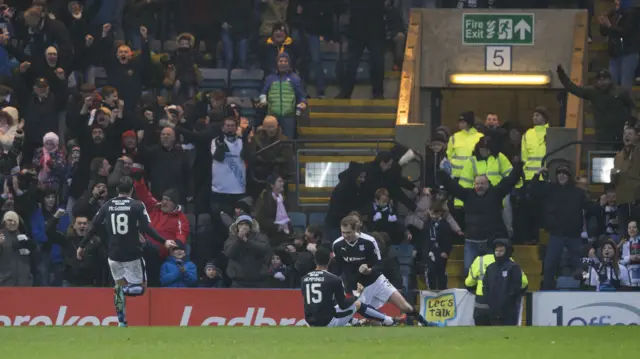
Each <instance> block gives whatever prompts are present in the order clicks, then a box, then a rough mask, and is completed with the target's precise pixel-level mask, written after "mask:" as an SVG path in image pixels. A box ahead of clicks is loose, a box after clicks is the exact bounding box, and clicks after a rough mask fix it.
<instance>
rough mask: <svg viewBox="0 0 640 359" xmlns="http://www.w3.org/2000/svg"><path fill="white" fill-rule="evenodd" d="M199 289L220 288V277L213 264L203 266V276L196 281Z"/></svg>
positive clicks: (218, 270)
mask: <svg viewBox="0 0 640 359" xmlns="http://www.w3.org/2000/svg"><path fill="white" fill-rule="evenodd" d="M198 287H200V288H222V276H221V275H220V269H218V267H216V265H215V264H214V263H213V262H209V263H207V264H206V265H205V266H204V275H203V276H202V277H200V280H199V281H198Z"/></svg>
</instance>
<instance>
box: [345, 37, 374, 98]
mask: <svg viewBox="0 0 640 359" xmlns="http://www.w3.org/2000/svg"><path fill="white" fill-rule="evenodd" d="M384 48H385V39H384V37H377V36H372V37H367V36H366V35H357V36H351V37H350V38H349V50H348V52H347V67H346V69H345V73H344V80H343V82H342V84H341V85H342V86H341V91H340V95H342V96H344V97H351V94H352V93H353V88H354V87H355V85H356V76H357V74H358V65H360V59H362V55H364V50H365V49H369V58H370V59H371V63H370V70H369V76H370V77H371V87H372V93H373V96H374V97H375V96H382V95H384Z"/></svg>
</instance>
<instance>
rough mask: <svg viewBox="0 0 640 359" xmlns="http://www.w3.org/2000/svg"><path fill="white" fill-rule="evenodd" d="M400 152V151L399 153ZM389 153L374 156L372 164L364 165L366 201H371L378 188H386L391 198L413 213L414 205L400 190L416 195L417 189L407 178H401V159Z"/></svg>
mask: <svg viewBox="0 0 640 359" xmlns="http://www.w3.org/2000/svg"><path fill="white" fill-rule="evenodd" d="M401 152H402V151H401ZM398 157H400V156H399V155H396V156H394V155H393V154H392V153H391V152H387V151H382V152H379V153H378V154H377V155H376V158H375V159H374V160H373V161H372V162H367V163H365V164H364V167H365V168H366V172H367V180H366V181H365V182H364V188H365V195H366V197H367V200H369V201H371V200H373V197H374V196H375V193H376V191H377V190H379V189H380V188H386V189H387V190H388V191H389V194H390V195H391V198H392V199H393V200H394V201H396V202H397V203H402V204H403V205H404V206H405V207H407V209H408V210H409V211H410V212H413V211H415V209H416V205H415V203H414V202H413V201H412V200H411V199H409V197H408V196H407V195H406V194H405V193H404V192H403V191H402V188H405V189H408V190H410V191H413V192H414V193H415V194H418V188H417V187H416V186H415V185H414V184H413V183H411V181H409V180H408V179H407V178H405V177H403V176H402V167H401V166H400V163H399V162H400V160H401V158H398Z"/></svg>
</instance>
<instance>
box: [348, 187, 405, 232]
mask: <svg viewBox="0 0 640 359" xmlns="http://www.w3.org/2000/svg"><path fill="white" fill-rule="evenodd" d="M360 213H361V214H362V215H363V218H364V222H365V223H364V226H365V228H367V229H368V231H369V232H379V233H386V234H387V236H388V237H389V239H390V243H389V244H401V243H402V242H404V240H405V237H406V238H408V239H410V238H411V234H409V232H408V231H407V234H406V235H405V227H404V223H402V220H401V218H400V216H399V215H397V214H396V209H395V206H394V205H393V203H392V202H391V198H390V196H389V191H387V189H386V188H380V189H378V190H377V191H376V193H375V195H374V199H373V200H372V201H371V202H369V203H367V206H366V207H365V208H363V209H362V210H360Z"/></svg>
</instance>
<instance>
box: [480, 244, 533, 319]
mask: <svg viewBox="0 0 640 359" xmlns="http://www.w3.org/2000/svg"><path fill="white" fill-rule="evenodd" d="M494 245H495V252H494V256H495V260H496V261H495V262H493V263H491V264H489V266H488V267H487V271H486V273H485V275H484V279H483V281H482V293H483V297H485V298H486V300H487V304H488V305H489V316H490V320H491V325H500V326H502V325H518V319H519V318H520V315H519V314H520V302H521V300H522V294H523V293H524V292H526V291H527V284H526V283H528V280H527V276H526V275H525V274H524V272H522V269H521V268H520V266H519V265H518V264H517V263H516V262H514V261H513V260H511V255H512V254H513V247H512V246H511V242H509V240H507V239H497V240H495V241H494Z"/></svg>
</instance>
